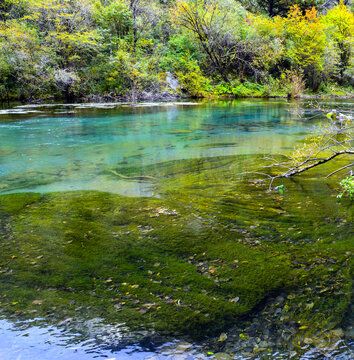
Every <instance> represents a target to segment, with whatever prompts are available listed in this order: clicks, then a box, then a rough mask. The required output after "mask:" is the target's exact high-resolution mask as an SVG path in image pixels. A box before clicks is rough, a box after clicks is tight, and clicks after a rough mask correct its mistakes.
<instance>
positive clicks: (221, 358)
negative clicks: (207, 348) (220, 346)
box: [214, 352, 232, 360]
mask: <svg viewBox="0 0 354 360" xmlns="http://www.w3.org/2000/svg"><path fill="white" fill-rule="evenodd" d="M214 359H215V360H232V357H231V356H230V355H229V354H227V353H222V352H220V353H216V354H215V355H214Z"/></svg>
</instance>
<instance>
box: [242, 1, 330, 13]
mask: <svg viewBox="0 0 354 360" xmlns="http://www.w3.org/2000/svg"><path fill="white" fill-rule="evenodd" d="M324 2H325V0H241V3H242V4H243V5H244V6H246V7H247V8H250V10H253V11H256V10H258V9H259V10H261V11H263V12H265V13H266V14H267V15H269V16H270V17H273V16H286V15H287V13H288V12H289V10H290V8H291V6H293V5H297V6H299V8H300V9H301V10H302V11H305V10H309V9H311V8H312V7H314V6H315V7H316V8H317V9H320V8H322V6H323V5H324Z"/></svg>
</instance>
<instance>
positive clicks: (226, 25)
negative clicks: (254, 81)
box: [173, 0, 264, 82]
mask: <svg viewBox="0 0 354 360" xmlns="http://www.w3.org/2000/svg"><path fill="white" fill-rule="evenodd" d="M173 21H174V23H175V24H177V25H178V26H180V27H181V28H184V29H186V30H187V31H189V32H190V33H191V35H193V36H194V37H195V38H196V39H197V41H198V43H199V44H200V47H201V49H202V51H203V52H204V53H205V54H206V56H207V59H208V67H209V69H210V70H211V71H212V72H213V73H214V74H216V73H218V74H219V75H220V77H221V78H222V79H223V80H224V81H226V82H229V76H230V75H232V74H238V76H239V77H241V78H242V77H243V76H244V75H252V76H254V77H255V78H257V77H258V76H259V75H260V71H259V66H258V65H259V64H260V62H259V60H260V58H261V57H260V56H259V54H260V53H261V52H262V50H263V44H264V42H262V41H261V39H260V38H258V37H254V36H253V32H254V31H253V27H252V20H251V18H250V14H249V13H248V12H247V11H246V10H245V9H244V8H243V7H241V6H237V5H235V4H234V3H233V2H230V1H228V0H208V1H207V2H205V1H201V0H197V1H184V0H182V1H179V2H178V3H177V5H176V7H175V9H174V10H173Z"/></svg>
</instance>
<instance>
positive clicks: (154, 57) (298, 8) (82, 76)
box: [0, 0, 354, 103]
mask: <svg viewBox="0 0 354 360" xmlns="http://www.w3.org/2000/svg"><path fill="white" fill-rule="evenodd" d="M353 33H354V15H353V12H352V5H351V2H350V1H346V0H344V1H343V0H333V1H328V0H327V1H324V0H305V1H288V0H278V1H274V0H272V1H270V0H269V1H267V0H254V1H244V0H241V1H235V0H204V1H202V0H193V1H192V0H169V1H162V0H154V1H146V0H130V1H128V0H85V1H77V0H74V1H67V0H50V1H44V0H40V1H34V0H4V1H2V2H1V4H0V102H4V103H10V102H12V101H21V102H26V103H32V102H38V101H41V102H48V101H66V102H68V101H70V102H73V101H75V102H77V101H85V102H86V101H91V102H105V101H112V100H114V101H118V100H123V101H127V100H128V101H132V102H137V101H146V100H148V101H160V100H169V99H176V98H180V97H181V98H187V97H188V98H206V99H208V98H219V97H231V98H247V97H262V98H267V97H287V98H297V97H301V96H304V97H309V96H322V95H323V94H325V96H327V95H331V96H339V97H342V96H347V97H353V96H354V90H353V84H354V72H353V61H354V60H353V51H352V46H353Z"/></svg>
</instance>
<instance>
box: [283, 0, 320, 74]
mask: <svg viewBox="0 0 354 360" xmlns="http://www.w3.org/2000/svg"><path fill="white" fill-rule="evenodd" d="M276 22H277V23H278V24H280V23H281V22H283V29H284V30H283V31H284V37H285V41H286V47H287V50H286V51H287V56H288V57H289V58H290V59H291V60H292V61H293V62H295V63H296V64H298V65H300V66H303V67H307V66H311V67H313V68H314V69H318V70H321V69H322V65H323V57H324V51H325V48H326V37H325V33H324V28H323V24H322V23H321V22H320V19H319V17H318V16H317V10H316V9H315V8H314V7H313V8H312V9H311V10H306V11H305V14H303V12H302V11H301V9H300V8H299V7H298V6H297V5H294V6H292V7H291V9H290V11H289V14H288V16H287V17H286V18H285V19H283V20H281V19H280V18H278V19H277V20H276Z"/></svg>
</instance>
